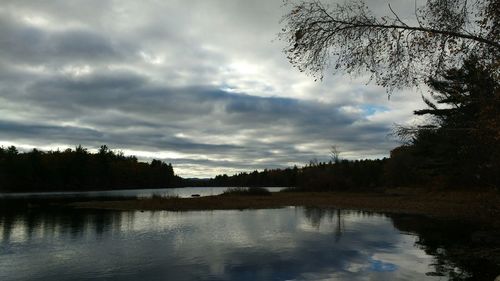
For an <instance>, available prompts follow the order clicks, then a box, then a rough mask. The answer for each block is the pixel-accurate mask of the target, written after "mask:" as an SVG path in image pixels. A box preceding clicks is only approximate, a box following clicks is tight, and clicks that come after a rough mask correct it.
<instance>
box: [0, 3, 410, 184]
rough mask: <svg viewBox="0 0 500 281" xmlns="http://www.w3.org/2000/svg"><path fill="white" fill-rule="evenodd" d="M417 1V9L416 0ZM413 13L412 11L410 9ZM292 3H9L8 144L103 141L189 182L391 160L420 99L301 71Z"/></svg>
mask: <svg viewBox="0 0 500 281" xmlns="http://www.w3.org/2000/svg"><path fill="white" fill-rule="evenodd" d="M412 3H413V2H412ZM412 7H413V6H412ZM284 9H285V8H283V7H281V1H252V2H250V1H231V2H227V1H214V2H210V3H208V2H206V1H190V2H189V3H185V2H184V1H168V2H154V1H151V2H148V1H146V2H144V3H143V4H141V5H138V4H137V3H136V2H134V1H120V2H113V1H93V2H89V1H85V2H78V1H77V2H71V4H70V3H69V2H67V1H51V2H50V3H43V5H41V4H40V3H39V2H37V1H5V4H3V5H2V7H0V34H2V36H1V38H0V114H1V116H2V118H0V143H1V144H3V145H10V144H14V145H18V146H21V147H24V148H26V149H27V148H29V147H34V146H41V147H42V148H47V149H54V148H57V147H65V146H67V147H72V146H75V145H77V144H82V145H85V146H90V147H98V146H99V145H101V144H107V145H108V146H110V147H112V148H116V149H121V150H124V151H125V152H126V153H133V154H137V155H138V156H139V158H141V159H145V160H148V159H151V158H153V157H156V158H162V159H165V160H167V161H170V162H172V163H174V165H175V167H176V171H177V172H178V173H179V174H181V175H184V176H213V175H214V174H216V173H225V172H227V173H232V172H238V171H248V170H253V169H263V168H266V167H267V168H277V167H287V166H291V165H294V164H298V165H301V164H303V163H307V162H308V161H309V160H310V159H312V158H318V159H320V160H327V159H328V150H329V147H330V146H331V145H333V144H335V145H337V146H338V147H339V148H340V149H341V150H342V154H341V156H343V157H347V158H351V159H354V158H365V157H382V156H385V155H387V154H388V152H389V150H390V149H391V148H392V147H394V146H395V145H396V142H395V141H394V140H392V139H390V138H389V137H388V134H389V133H390V130H391V126H392V124H393V123H395V122H398V123H405V122H409V121H410V120H411V112H412V109H414V108H416V107H419V96H418V95H415V94H414V93H413V91H408V94H406V93H396V94H395V95H394V96H393V97H392V99H391V101H388V100H387V96H386V94H385V91H384V89H382V88H380V87H377V86H373V85H366V84H365V83H366V80H365V79H364V78H351V77H345V76H335V77H326V78H325V79H324V81H322V82H313V79H312V78H310V77H307V76H304V75H303V74H301V73H299V72H297V71H296V70H294V69H293V68H292V67H291V66H290V65H289V64H288V62H287V61H286V59H285V56H284V55H283V54H282V53H281V48H282V47H283V45H282V43H281V42H278V41H276V40H275V39H276V33H277V32H278V31H279V30H280V26H279V19H280V17H281V15H282V14H283V13H284Z"/></svg>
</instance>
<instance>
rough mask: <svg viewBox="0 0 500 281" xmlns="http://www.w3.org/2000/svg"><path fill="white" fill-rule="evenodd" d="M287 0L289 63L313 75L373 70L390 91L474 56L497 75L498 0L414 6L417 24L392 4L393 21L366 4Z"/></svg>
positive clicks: (433, 0) (441, 0)
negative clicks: (288, 6)
mask: <svg viewBox="0 0 500 281" xmlns="http://www.w3.org/2000/svg"><path fill="white" fill-rule="evenodd" d="M287 3H288V5H290V4H291V5H293V7H292V9H291V11H290V12H289V13H288V14H286V15H285V16H284V17H283V19H282V22H283V23H284V28H283V29H282V32H281V33H280V35H279V37H280V38H281V39H282V40H284V41H286V42H287V44H288V46H287V47H286V48H285V50H284V51H285V53H286V54H287V56H288V59H289V60H290V62H291V63H292V64H293V65H294V66H295V67H297V68H298V69H299V70H301V71H304V72H306V73H308V74H312V75H314V76H319V77H320V78H322V77H323V73H324V70H325V69H326V68H329V67H330V66H333V69H334V72H335V71H338V70H345V71H346V72H347V73H350V74H360V73H364V72H368V73H370V74H371V79H373V80H374V81H375V82H376V83H377V84H379V85H382V86H384V87H386V88H387V89H388V90H389V91H392V90H394V89H396V88H402V87H406V86H414V85H418V84H420V83H421V82H423V81H425V80H426V79H427V77H429V76H433V75H435V74H437V73H440V72H443V70H446V69H451V68H459V67H460V66H461V65H462V63H463V61H464V60H465V59H466V58H468V57H470V56H471V55H472V54H476V55H478V63H479V64H481V65H484V66H488V68H490V70H491V72H492V73H494V75H495V79H497V80H498V78H499V76H500V42H499V36H500V0H473V2H471V1H470V0H427V2H426V4H425V5H424V6H423V7H420V8H418V9H417V8H416V7H415V24H412V23H410V22H407V21H403V20H402V19H401V18H400V17H399V16H398V14H397V13H395V12H394V10H393V9H392V8H391V6H390V5H389V6H388V11H390V13H391V15H390V16H383V17H377V16H375V15H374V14H373V13H372V12H371V11H370V10H369V9H368V7H367V6H366V5H365V3H364V2H363V1H362V0H354V1H351V2H346V3H344V4H336V5H333V6H330V5H326V4H323V3H322V2H320V1H316V0H313V1H301V2H299V3H298V4H296V3H292V2H287ZM331 59H334V61H332V60H331ZM332 63H333V65H332Z"/></svg>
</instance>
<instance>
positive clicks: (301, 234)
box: [0, 207, 482, 281]
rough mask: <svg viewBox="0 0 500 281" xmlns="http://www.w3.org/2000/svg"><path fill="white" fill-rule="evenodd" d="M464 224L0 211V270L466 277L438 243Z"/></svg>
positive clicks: (305, 212) (5, 274)
mask: <svg viewBox="0 0 500 281" xmlns="http://www.w3.org/2000/svg"><path fill="white" fill-rule="evenodd" d="M472 230H473V228H472V227H464V225H462V224H458V223H452V222H445V223H443V222H440V221H435V220H432V219H429V218H425V217H416V216H408V215H385V214H378V213H368V212H360V211H353V210H338V209H318V208H303V207H287V208H281V209H264V210H245V211H238V210H234V211H193V212H168V211H156V212H139V211H127V212H119V211H91V210H74V211H57V210H53V211H41V212H29V211H28V212H13V213H3V214H1V213H0V235H1V236H0V280H2V281H14V280H23V281H26V280H51V281H52V280H451V277H456V276H459V277H460V278H462V277H463V279H458V278H457V279H454V280H468V279H467V278H472V277H475V276H476V275H477V276H479V275H480V274H482V272H481V270H482V269H481V270H478V269H477V267H474V266H473V265H468V264H465V265H462V264H460V262H459V261H455V260H454V259H453V257H448V256H447V255H446V252H447V245H448V244H449V243H461V242H460V239H462V238H463V237H468V235H469V234H470V231H472ZM464 232H467V233H464Z"/></svg>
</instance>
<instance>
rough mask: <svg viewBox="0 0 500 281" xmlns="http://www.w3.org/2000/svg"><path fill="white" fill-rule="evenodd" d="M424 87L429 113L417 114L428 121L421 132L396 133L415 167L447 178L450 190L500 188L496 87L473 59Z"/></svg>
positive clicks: (499, 100) (499, 111)
mask: <svg viewBox="0 0 500 281" xmlns="http://www.w3.org/2000/svg"><path fill="white" fill-rule="evenodd" d="M428 84H429V86H430V88H431V91H432V92H431V96H430V97H429V98H424V101H425V102H426V104H427V106H428V107H427V108H426V109H421V110H416V111H415V114H416V115H429V116H431V117H432V118H431V119H430V120H429V121H428V123H427V124H425V125H423V126H418V127H413V128H403V127H400V128H399V131H398V132H397V133H399V135H400V136H402V137H404V138H405V139H406V140H409V141H410V145H411V148H410V149H406V151H411V152H412V153H413V154H414V156H415V157H417V158H418V160H417V161H415V162H416V164H415V165H414V166H420V167H422V168H424V169H427V170H428V171H432V172H434V173H436V172H437V174H439V175H441V176H447V177H448V178H449V179H453V180H454V181H455V182H451V183H453V184H462V185H466V184H469V185H472V184H474V185H489V186H495V185H498V184H500V176H499V175H500V165H499V162H498V158H499V157H500V83H499V81H498V80H497V81H495V80H494V79H493V77H492V74H491V73H490V72H489V70H488V69H486V68H484V67H483V66H481V65H479V64H478V63H477V61H476V60H474V58H471V59H469V60H466V61H465V62H464V65H463V66H462V67H461V68H460V69H455V68H453V69H450V70H448V71H446V72H445V73H443V74H441V75H439V76H437V77H433V78H431V79H429V81H428ZM391 159H392V155H391ZM420 174H424V173H422V172H420Z"/></svg>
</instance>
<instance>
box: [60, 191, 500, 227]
mask: <svg viewBox="0 0 500 281" xmlns="http://www.w3.org/2000/svg"><path fill="white" fill-rule="evenodd" d="M69 206H70V207H73V208H86V209H108V210H167V211H196V210H228V209H236V210H238V209H239V210H242V209H264V208H280V207H286V206H308V207H324V208H344V209H359V210H367V211H375V212H390V213H406V214H420V215H428V216H433V217H439V218H449V219H465V220H470V221H478V222H483V223H488V224H489V225H491V226H492V227H494V228H500V194H499V193H498V192H494V191H483V192H478V191H474V192H472V191H446V192H444V191H434V192H422V191H421V192H411V193H405V192H402V193H398V192H393V193H391V192H386V193H367V192H364V193H359V192H356V193H354V192H273V193H272V195H270V196H232V195H231V196H207V197H199V198H147V199H134V200H114V201H87V202H76V203H70V204H69Z"/></svg>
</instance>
